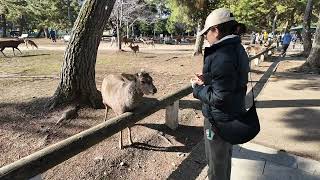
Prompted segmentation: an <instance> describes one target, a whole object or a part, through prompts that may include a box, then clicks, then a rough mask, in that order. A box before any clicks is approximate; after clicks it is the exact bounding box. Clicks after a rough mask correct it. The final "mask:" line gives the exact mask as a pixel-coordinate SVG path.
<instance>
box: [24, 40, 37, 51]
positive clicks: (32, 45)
mask: <svg viewBox="0 0 320 180" xmlns="http://www.w3.org/2000/svg"><path fill="white" fill-rule="evenodd" d="M24 42H25V44H26V46H27V48H29V47H28V45H30V46H31V47H32V49H33V47H35V48H37V49H38V46H37V44H36V43H35V42H34V41H32V40H30V39H24Z"/></svg>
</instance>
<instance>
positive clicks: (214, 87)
mask: <svg viewBox="0 0 320 180" xmlns="http://www.w3.org/2000/svg"><path fill="white" fill-rule="evenodd" d="M248 72H249V58H248V55H247V53H246V51H245V50H244V48H243V46H242V45H241V40H240V37H238V36H228V38H226V39H224V40H222V41H221V42H219V43H217V44H214V45H212V46H211V47H208V48H206V49H205V53H204V65H203V72H202V73H203V76H204V84H205V85H204V86H198V85H196V86H195V87H194V89H193V96H194V97H195V98H197V99H199V100H200V101H201V102H202V103H203V106H202V113H203V115H204V116H205V117H206V118H208V119H209V120H210V121H231V120H233V119H235V118H237V117H238V116H240V115H241V114H243V113H245V95H246V91H247V82H248ZM211 123H214V122H211Z"/></svg>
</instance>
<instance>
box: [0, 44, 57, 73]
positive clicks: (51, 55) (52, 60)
mask: <svg viewBox="0 0 320 180" xmlns="http://www.w3.org/2000/svg"><path fill="white" fill-rule="evenodd" d="M6 54H7V56H8V57H7V58H1V60H0V72H1V73H4V74H20V75H57V74H59V72H60V68H61V64H62V60H63V51H38V50H34V51H27V52H24V53H23V54H17V56H13V54H9V53H6Z"/></svg>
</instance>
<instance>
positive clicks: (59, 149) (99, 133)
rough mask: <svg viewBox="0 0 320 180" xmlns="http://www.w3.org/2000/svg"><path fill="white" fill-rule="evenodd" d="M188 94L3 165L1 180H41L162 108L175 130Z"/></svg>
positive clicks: (185, 91) (171, 97)
mask: <svg viewBox="0 0 320 180" xmlns="http://www.w3.org/2000/svg"><path fill="white" fill-rule="evenodd" d="M274 48H275V47H271V48H268V49H266V50H264V51H262V52H261V53H259V54H257V55H255V56H253V57H250V60H253V59H255V58H259V59H261V58H262V56H263V57H265V56H268V52H269V51H270V50H272V49H274ZM263 59H264V58H263ZM191 92H192V88H191V86H190V85H188V86H185V87H183V88H182V89H180V90H179V91H177V92H174V93H172V94H170V95H167V96H164V97H161V98H159V99H158V100H156V101H154V102H151V103H149V104H148V106H143V107H139V108H138V109H137V110H136V111H135V112H134V113H133V112H126V113H124V114H122V115H120V116H117V117H114V118H112V119H109V120H108V121H106V122H103V123H101V124H98V125H96V126H94V127H92V128H90V129H88V130H85V131H82V132H80V133H78V134H76V135H73V136H71V137H69V138H67V139H65V140H62V141H60V142H58V143H55V144H53V145H50V146H48V147H45V148H44V149H42V150H39V151H37V152H35V153H33V154H30V155H28V156H26V157H23V158H21V159H19V160H17V161H15V162H13V163H11V164H8V165H6V166H3V167H1V168H0V179H5V180H13V179H28V178H32V177H35V176H37V177H39V179H41V177H40V176H38V175H39V174H41V173H44V172H45V171H47V170H48V169H50V168H52V167H54V166H56V165H58V164H60V163H62V162H64V161H65V160H67V159H69V158H71V157H73V156H75V155H77V154H79V153H80V152H82V151H84V150H86V149H88V148H90V147H92V146H93V145H95V144H97V143H99V142H101V141H102V140H104V139H106V138H108V137H110V136H112V135H114V134H116V133H117V132H119V131H121V130H123V129H125V128H126V127H128V126H131V125H134V124H135V123H136V122H138V121H140V120H142V119H143V118H145V117H147V116H150V115H151V114H153V113H155V112H157V111H159V110H160V109H163V108H166V119H165V123H166V125H167V126H169V127H170V128H171V129H175V128H176V127H177V126H178V111H179V99H181V98H183V97H185V96H187V95H189V94H190V93H191Z"/></svg>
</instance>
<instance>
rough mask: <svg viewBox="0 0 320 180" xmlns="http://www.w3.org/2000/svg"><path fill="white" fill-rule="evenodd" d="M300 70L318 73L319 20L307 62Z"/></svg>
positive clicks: (319, 55) (319, 67)
mask: <svg viewBox="0 0 320 180" xmlns="http://www.w3.org/2000/svg"><path fill="white" fill-rule="evenodd" d="M319 15H320V14H319ZM300 70H302V71H313V72H317V73H320V18H319V20H318V24H317V29H316V32H315V37H314V41H313V44H312V48H311V52H310V55H309V57H308V59H307V61H306V62H305V63H304V64H303V65H302V66H301V67H300Z"/></svg>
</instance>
